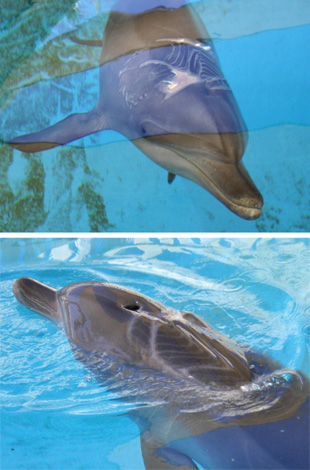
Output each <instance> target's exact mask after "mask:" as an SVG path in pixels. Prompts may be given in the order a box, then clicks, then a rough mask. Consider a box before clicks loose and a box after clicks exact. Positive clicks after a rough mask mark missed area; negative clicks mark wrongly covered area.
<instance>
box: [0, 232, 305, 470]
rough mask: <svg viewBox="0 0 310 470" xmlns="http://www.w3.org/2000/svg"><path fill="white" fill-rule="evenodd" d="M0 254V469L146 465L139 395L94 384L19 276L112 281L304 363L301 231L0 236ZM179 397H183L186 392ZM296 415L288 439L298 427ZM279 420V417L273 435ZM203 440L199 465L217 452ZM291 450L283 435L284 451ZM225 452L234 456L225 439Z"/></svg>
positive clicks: (219, 449)
mask: <svg viewBox="0 0 310 470" xmlns="http://www.w3.org/2000/svg"><path fill="white" fill-rule="evenodd" d="M0 256H1V258H0V261H1V265H2V268H3V269H2V277H1V283H0V296H1V299H0V301H1V345H2V346H1V349H2V351H1V352H2V357H1V376H2V385H1V406H2V411H1V428H2V429H1V431H2V433H1V434H2V439H1V466H2V468H3V469H6V470H9V469H10V470H11V469H12V470H13V469H25V470H30V469H31V470H35V469H37V470H39V469H40V470H43V469H53V470H55V469H81V470H82V469H84V470H94V469H98V470H99V469H102V468H104V469H111V470H112V469H121V470H133V469H135V470H139V469H141V470H142V469H143V468H144V465H143V460H142V455H141V450H140V438H139V430H138V427H137V426H136V424H134V423H133V422H132V421H130V419H129V418H128V416H127V415H126V412H128V411H130V410H132V409H134V408H135V406H136V404H135V403H133V402H132V400H130V398H131V397H130V395H129V396H126V394H123V395H122V400H117V397H118V394H117V392H116V391H113V388H112V389H106V388H105V387H104V384H103V385H102V384H101V385H99V384H98V382H97V380H96V377H94V376H93V375H92V373H91V372H90V371H88V370H86V369H84V368H83V366H82V365H81V364H80V363H79V362H77V361H76V360H75V359H74V357H73V355H72V352H71V349H70V346H69V344H68V342H67V340H66V337H65V335H64V334H63V332H62V331H61V330H59V329H58V328H57V327H56V326H55V325H54V324H52V323H50V322H49V321H48V320H47V319H45V318H42V317H39V316H38V315H37V314H35V313H33V312H31V311H29V310H28V309H26V308H25V307H23V306H22V305H20V304H19V303H18V302H17V301H16V299H15V298H14V296H13V293H12V285H13V282H14V280H15V279H16V278H18V277H20V276H30V277H33V278H36V279H38V280H39V281H41V282H44V283H47V284H49V285H51V286H54V287H55V288H61V287H63V286H65V285H67V284H70V283H74V282H80V281H85V280H94V281H102V282H110V283H113V284H119V285H121V286H124V287H127V288H129V289H133V290H136V291H138V292H141V293H142V294H144V295H147V296H149V297H151V298H153V299H155V300H157V301H158V302H160V303H162V304H164V305H166V306H169V307H172V308H174V309H178V310H186V311H191V312H194V313H196V314H197V315H199V316H200V317H201V318H203V319H204V320H205V321H207V322H209V323H210V324H211V325H212V326H213V327H215V328H216V329H217V330H219V331H220V332H222V333H224V334H226V335H227V336H229V337H230V338H232V339H234V340H236V341H237V342H238V343H239V344H240V345H241V346H245V347H251V349H253V350H255V351H257V352H259V353H264V354H268V356H269V357H271V358H273V359H274V360H276V361H279V362H280V363H281V366H283V367H284V368H290V369H295V370H300V371H303V373H304V374H306V375H307V376H308V377H309V375H310V374H309V363H308V358H309V349H308V348H309V338H310V323H309V313H310V306H309V305H310V302H309V301H310V298H309V292H310V291H309V282H310V274H309V264H310V263H309V261H310V244H309V240H308V239H278V240H275V239H233V238H224V239H203V240H200V239H162V240H159V239H156V238H153V239H92V240H91V239H54V240H51V239H36V240H35V239H2V240H1V250H0ZM133 383H134V380H133ZM131 385H132V384H131ZM139 386H141V384H140V385H139ZM128 390H130V388H129V389H128ZM171 393H180V390H178V391H177V392H176V391H175V390H174V392H173V391H172V392H171ZM203 393H204V392H203V390H202V392H201V400H202V402H203V396H204V395H203ZM183 394H184V390H183ZM186 398H187V400H188V403H187V406H190V403H191V395H190V392H188V396H187V397H186ZM193 406H194V405H193ZM296 423H297V425H296V426H295V427H294V429H293V430H294V436H295V437H294V438H293V439H292V440H291V441H290V442H293V443H294V442H295V441H296V436H297V438H298V436H299V438H298V439H297V441H298V442H300V439H301V438H302V436H304V429H303V427H302V424H300V425H298V421H297V422H296ZM276 426H278V425H276ZM228 429H229V428H228ZM288 432H290V428H287V427H284V428H282V427H281V426H280V427H276V430H275V434H274V436H275V437H274V438H275V445H276V442H278V439H279V437H278V436H279V433H284V434H285V433H288ZM292 432H293V431H292ZM215 436H216V435H215ZM252 438H253V436H252ZM247 439H248V438H247V435H245V436H243V437H242V442H243V443H244V444H245V445H247V442H248V446H249V448H251V445H253V442H252V443H251V442H250V440H249V441H247ZM279 442H280V443H281V441H280V440H279ZM210 445H211V448H212V449H213V454H212V453H211V456H210V458H209V465H208V466H206V465H203V466H202V465H199V468H215V467H214V462H213V461H212V455H213V458H214V459H215V460H216V457H217V456H219V455H224V454H225V450H224V449H223V445H222V444H221V442H219V440H216V439H215V442H213V441H212V442H211V444H210ZM255 452H256V454H257V455H258V456H259V455H261V454H262V455H263V453H264V449H262V448H260V447H258V448H256V449H255ZM294 452H295V453H296V455H295V454H294ZM298 453H299V445H297V446H296V448H294V444H292V450H290V458H291V461H292V455H293V456H294V455H295V457H294V459H296V460H294V459H293V461H298ZM226 457H227V459H228V461H229V462H230V464H231V467H229V466H228V467H227V468H234V464H233V459H234V453H233V449H229V447H228V446H227V449H226ZM281 464H282V466H281V468H286V466H285V465H286V464H287V462H284V463H283V462H282V463H281ZM287 465H288V464H287ZM290 465H292V463H290ZM216 468H218V467H216ZM251 468H258V467H251ZM277 468H280V467H277ZM289 468H296V469H297V467H292V466H289Z"/></svg>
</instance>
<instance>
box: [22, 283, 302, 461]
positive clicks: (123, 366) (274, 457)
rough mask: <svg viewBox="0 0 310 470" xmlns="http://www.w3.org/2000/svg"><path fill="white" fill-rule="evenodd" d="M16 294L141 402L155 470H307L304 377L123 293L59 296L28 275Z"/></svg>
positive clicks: (66, 292)
mask: <svg viewBox="0 0 310 470" xmlns="http://www.w3.org/2000/svg"><path fill="white" fill-rule="evenodd" d="M13 291H14V294H15V296H16V298H17V300H18V301H19V302H20V303H22V304H23V305H24V306H25V307H27V308H29V309H30V310H33V311H35V312H37V313H39V314H41V315H43V316H45V317H47V318H48V319H49V320H51V321H53V322H55V323H56V324H58V325H60V326H62V327H63V329H64V331H65V333H66V335H67V337H68V340H69V342H70V345H71V348H72V350H73V353H74V355H75V357H76V359H78V360H79V361H81V362H82V363H83V364H84V365H85V366H86V367H88V368H89V369H90V370H91V371H92V372H93V373H94V374H95V375H96V378H97V380H98V382H99V383H102V384H105V385H106V384H108V385H107V386H108V387H110V386H111V387H112V386H113V388H114V390H115V382H117V385H118V387H119V389H118V392H119V395H120V397H122V393H123V392H125V395H126V397H128V396H129V397H130V399H131V398H132V399H133V401H134V402H135V403H136V404H137V407H136V408H135V409H133V410H132V411H130V412H129V413H128V414H129V417H130V418H131V419H132V420H133V421H134V422H135V423H136V424H137V425H138V427H139V429H140V434H141V436H140V439H141V449H142V455H143V459H144V463H145V467H146V469H154V470H155V469H162V470H169V469H176V468H178V469H181V470H186V469H193V468H198V467H197V465H196V463H195V462H197V464H200V465H201V466H202V467H203V468H214V469H223V468H236V469H237V468H238V469H243V468H251V469H254V468H256V469H258V468H271V469H279V468H291V469H296V468H300V469H301V468H305V469H306V468H308V466H307V465H308V462H309V446H308V444H307V440H308V435H309V432H308V431H309V419H308V418H309V400H308V401H307V397H308V394H309V382H308V379H307V378H306V377H305V376H304V375H303V374H302V373H301V372H298V371H293V370H289V369H283V368H281V366H280V365H279V364H276V363H275V362H273V361H272V360H270V359H267V358H266V357H263V356H261V355H259V354H258V353H256V352H253V351H250V350H248V349H245V348H241V347H240V346H238V345H237V343H235V342H234V341H233V340H231V339H229V338H228V337H226V336H225V335H223V334H222V333H220V332H218V331H216V330H215V329H213V328H212V327H211V326H210V325H208V324H207V323H206V322H204V321H203V320H202V319H201V318H199V317H198V316H196V315H194V314H192V313H189V312H178V311H175V310H172V309H168V308H166V307H164V306H163V305H161V304H159V303H157V302H155V301H154V300H152V299H150V298H148V297H146V296H144V295H142V294H140V293H135V292H133V291H130V290H128V289H125V288H123V287H119V286H116V285H112V284H106V283H101V282H80V283H76V284H71V285H68V286H67V287H64V288H62V289H60V290H58V291H57V290H56V289H54V288H52V287H49V286H47V285H45V284H42V283H40V282H38V281H36V280H34V279H30V278H25V277H24V278H19V279H17V280H16V281H15V283H14V286H13ZM107 361H109V363H108V366H106V363H107ZM222 440H224V445H221V444H220V442H221V441H222ZM304 444H305V445H304ZM294 445H295V448H294ZM219 446H220V447H221V448H220V450H219ZM225 448H227V449H228V451H227V452H225ZM230 452H231V454H230ZM232 456H233V458H231V457H232ZM225 459H226V460H225ZM283 459H284V461H283Z"/></svg>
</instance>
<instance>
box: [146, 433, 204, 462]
mask: <svg viewBox="0 0 310 470" xmlns="http://www.w3.org/2000/svg"><path fill="white" fill-rule="evenodd" d="M141 450H142V455H143V460H144V464H145V468H146V470H176V469H178V470H193V469H198V467H197V466H196V464H195V463H194V461H193V460H192V459H191V458H190V457H188V456H187V455H186V454H183V453H181V452H179V451H177V450H175V449H173V448H172V447H169V446H168V445H165V444H163V443H161V442H159V441H157V440H156V439H155V438H154V436H153V435H152V434H151V433H150V432H146V433H144V434H142V435H141Z"/></svg>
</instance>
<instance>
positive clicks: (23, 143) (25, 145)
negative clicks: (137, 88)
mask: <svg viewBox="0 0 310 470" xmlns="http://www.w3.org/2000/svg"><path fill="white" fill-rule="evenodd" d="M107 128H108V127H107V121H106V118H105V116H102V115H100V114H98V112H97V111H96V109H94V110H93V111H90V112H89V113H76V114H70V116H68V117H66V118H65V119H63V120H62V121H59V122H57V124H54V125H53V126H51V127H48V128H46V129H43V130H42V131H39V132H34V133H33V134H26V135H22V136H19V137H16V138H15V139H13V140H11V141H10V142H9V144H10V145H11V146H12V147H13V148H16V149H18V150H21V151H22V152H40V151H42V150H47V149H51V148H53V147H58V146H59V145H64V144H67V143H68V142H72V141H74V140H76V139H79V138H81V137H85V136H86V135H89V134H93V133H95V132H98V131H101V130H103V129H107Z"/></svg>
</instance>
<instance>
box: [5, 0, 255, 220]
mask: <svg viewBox="0 0 310 470" xmlns="http://www.w3.org/2000/svg"><path fill="white" fill-rule="evenodd" d="M124 5H125V7H126V5H127V6H128V8H127V10H126V8H125V10H124V7H123V6H124ZM133 5H135V2H130V1H129V0H126V1H120V2H118V3H117V4H116V5H115V7H114V9H113V11H111V12H110V16H109V20H108V23H107V25H106V28H105V32H104V37H103V41H100V42H99V44H100V45H101V46H102V54H101V59H100V80H99V81H100V83H99V85H100V91H99V98H98V101H97V105H96V107H95V108H94V109H93V110H91V111H90V112H86V113H74V114H71V115H69V116H68V117H66V118H65V119H64V120H62V121H60V122H58V123H56V124H54V125H52V126H51V127H49V128H47V129H43V130H40V131H39V132H35V133H33V134H27V135H23V136H19V137H15V138H14V139H12V140H11V141H10V142H9V143H10V145H11V146H12V147H14V148H16V149H19V150H22V151H24V152H37V151H42V150H46V149H50V148H53V147H57V146H59V145H64V144H66V143H68V142H72V141H74V140H76V139H78V138H80V137H83V136H86V135H89V134H93V133H95V132H98V131H101V130H104V129H113V130H116V131H118V132H120V133H121V134H123V135H124V136H125V137H127V138H128V139H129V140H131V141H132V142H133V143H134V144H135V145H136V146H137V147H138V148H139V149H140V150H141V151H142V152H143V153H145V155H147V156H148V157H149V158H150V159H151V160H153V161H154V162H155V163H157V164H158V165H160V166H161V167H163V168H165V169H166V170H168V172H169V177H168V181H169V182H172V181H173V179H174V176H175V175H180V176H183V177H185V178H188V179H190V180H192V181H194V182H195V183H197V184H198V185H200V186H202V187H203V188H204V189H206V190H207V191H209V192H210V193H212V194H213V195H214V196H215V197H216V198H217V199H218V200H220V201H221V202H222V203H223V204H224V205H225V206H227V207H228V208H229V209H230V210H231V211H232V212H234V213H235V214H237V215H239V216H240V217H243V218H245V219H256V218H257V217H259V216H260V215H261V213H262V211H261V207H262V205H263V199H262V196H261V194H260V193H259V191H258V190H257V188H256V186H255V185H254V183H253V181H252V179H251V178H250V176H249V174H248V173H247V171H246V169H245V167H244V166H243V164H242V162H241V159H242V156H243V154H244V152H245V148H246V144H247V129H246V125H245V123H244V121H243V118H242V116H241V113H240V111H239V108H238V105H237V103H236V100H235V98H234V95H233V93H232V91H231V89H230V87H229V84H228V83H227V80H226V79H225V77H224V75H223V72H222V70H221V67H220V64H219V61H218V58H217V55H216V52H215V49H214V45H213V42H212V40H211V38H210V37H209V35H208V32H207V30H206V29H205V27H204V25H203V23H202V21H201V20H200V18H199V17H198V15H197V13H196V12H195V11H194V9H193V6H192V5H184V2H181V1H180V0H165V1H160V2H159V1H157V2H154V1H153V0H152V1H150V2H149V3H148V2H146V5H147V6H144V8H143V10H142V11H141V8H140V9H139V8H138V9H137V8H134V7H133ZM137 5H140V6H141V2H137ZM163 5H164V6H163ZM72 39H73V40H74V41H75V42H77V43H82V44H83V45H81V47H85V48H86V49H85V50H86V51H87V46H91V45H94V44H95V45H96V44H97V41H96V40H91V41H84V40H81V39H78V38H72Z"/></svg>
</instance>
